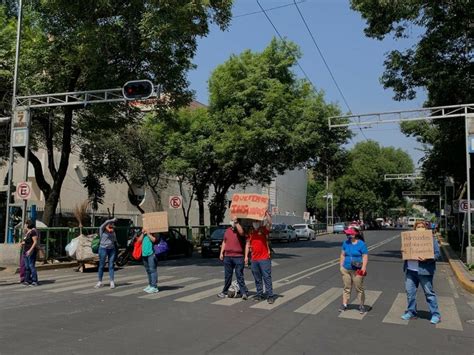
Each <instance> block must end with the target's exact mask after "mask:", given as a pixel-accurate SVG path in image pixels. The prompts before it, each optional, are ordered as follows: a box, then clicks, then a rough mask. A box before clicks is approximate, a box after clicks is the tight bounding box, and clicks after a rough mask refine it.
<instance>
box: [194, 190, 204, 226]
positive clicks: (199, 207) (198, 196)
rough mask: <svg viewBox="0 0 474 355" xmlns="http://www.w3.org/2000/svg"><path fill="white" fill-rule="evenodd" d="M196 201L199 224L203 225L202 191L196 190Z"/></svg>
mask: <svg viewBox="0 0 474 355" xmlns="http://www.w3.org/2000/svg"><path fill="white" fill-rule="evenodd" d="M196 201H197V203H198V210H199V225H200V226H203V225H204V223H205V221H204V193H203V192H202V191H199V190H196Z"/></svg>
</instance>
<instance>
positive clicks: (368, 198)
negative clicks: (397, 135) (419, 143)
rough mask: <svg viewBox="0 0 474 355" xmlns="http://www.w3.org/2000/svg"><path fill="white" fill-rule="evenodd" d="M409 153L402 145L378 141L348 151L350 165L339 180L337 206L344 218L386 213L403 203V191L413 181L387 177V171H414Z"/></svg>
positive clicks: (368, 216)
mask: <svg viewBox="0 0 474 355" xmlns="http://www.w3.org/2000/svg"><path fill="white" fill-rule="evenodd" d="M413 169H414V167H413V162H412V160H411V158H410V156H409V155H408V154H407V153H406V152H404V151H403V150H401V149H395V148H393V147H381V146H380V145H379V144H378V143H377V142H374V141H367V142H360V143H357V144H356V145H355V146H354V148H353V149H352V150H351V151H350V152H349V157H348V162H347V168H346V171H345V173H344V175H343V176H341V177H340V178H339V179H337V180H336V184H335V191H334V192H335V195H337V197H338V198H339V200H338V206H337V210H338V211H339V213H340V215H341V216H343V217H345V218H358V217H359V215H360V214H362V215H363V216H364V218H371V217H374V218H375V217H385V216H387V214H388V212H389V209H390V208H398V207H404V206H405V201H404V200H403V197H402V191H403V190H408V189H409V186H410V183H409V182H406V181H403V180H395V181H390V180H389V181H385V180H384V175H385V174H398V173H400V172H404V173H410V172H413Z"/></svg>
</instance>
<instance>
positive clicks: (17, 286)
mask: <svg viewBox="0 0 474 355" xmlns="http://www.w3.org/2000/svg"><path fill="white" fill-rule="evenodd" d="M89 277H90V275H87V276H85V277H79V276H78V275H61V276H49V277H43V275H41V274H40V275H39V284H40V286H42V287H46V286H50V285H52V284H50V283H46V284H42V282H46V281H52V280H54V281H55V282H54V283H55V284H56V285H58V282H56V281H61V282H62V281H64V279H70V280H74V281H75V282H77V281H78V280H85V279H87V278H89ZM12 282H15V283H14V284H13V285H6V286H2V291H3V290H15V289H21V290H25V289H26V290H29V289H30V288H26V287H25V285H23V284H20V280H19V277H18V278H17V279H16V280H14V281H12ZM66 282H69V281H68V280H66Z"/></svg>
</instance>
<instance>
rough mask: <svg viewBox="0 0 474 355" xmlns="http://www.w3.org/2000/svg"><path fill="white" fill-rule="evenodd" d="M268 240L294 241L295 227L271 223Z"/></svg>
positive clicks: (295, 237) (295, 238) (295, 239)
mask: <svg viewBox="0 0 474 355" xmlns="http://www.w3.org/2000/svg"><path fill="white" fill-rule="evenodd" d="M270 240H271V241H286V242H288V243H289V242H296V241H297V240H298V237H297V236H296V232H295V229H294V228H293V227H292V226H291V225H289V224H283V223H278V224H273V225H272V229H271V230H270Z"/></svg>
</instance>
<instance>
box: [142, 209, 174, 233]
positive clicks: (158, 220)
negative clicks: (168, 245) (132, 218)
mask: <svg viewBox="0 0 474 355" xmlns="http://www.w3.org/2000/svg"><path fill="white" fill-rule="evenodd" d="M142 218H143V229H146V230H147V231H148V232H150V233H160V232H167V231H168V212H152V213H145V214H143V215H142Z"/></svg>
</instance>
